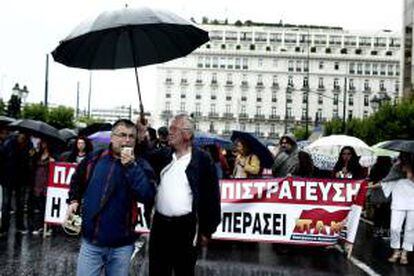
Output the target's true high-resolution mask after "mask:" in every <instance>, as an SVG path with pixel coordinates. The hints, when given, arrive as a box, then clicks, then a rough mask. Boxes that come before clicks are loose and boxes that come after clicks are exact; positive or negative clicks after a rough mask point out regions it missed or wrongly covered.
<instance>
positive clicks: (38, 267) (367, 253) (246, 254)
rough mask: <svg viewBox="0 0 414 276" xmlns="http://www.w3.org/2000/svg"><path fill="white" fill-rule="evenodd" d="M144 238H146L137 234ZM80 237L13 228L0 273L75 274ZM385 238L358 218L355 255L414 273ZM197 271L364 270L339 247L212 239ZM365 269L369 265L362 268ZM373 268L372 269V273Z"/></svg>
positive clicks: (139, 267) (141, 264)
mask: <svg viewBox="0 0 414 276" xmlns="http://www.w3.org/2000/svg"><path fill="white" fill-rule="evenodd" d="M141 241H144V239H141ZM140 245H142V247H141V250H140V251H139V252H138V253H137V254H136V255H135V258H134V261H133V264H132V267H131V275H146V274H147V262H148V261H147V258H146V250H145V249H146V244H145V242H142V243H140ZM78 250H79V239H78V238H73V237H69V236H66V235H65V234H64V233H62V232H61V231H60V230H59V228H57V229H56V230H55V232H54V234H53V235H52V236H51V237H47V238H45V239H43V238H42V237H41V236H31V235H23V236H22V235H19V234H15V233H14V230H13V229H11V232H10V233H9V235H8V237H3V238H2V239H1V240H0V275H50V276H52V275H53V276H55V275H65V276H69V275H74V274H75V269H76V258H77V253H78ZM389 252H390V250H389V249H388V241H386V240H383V239H374V238H372V234H371V229H370V226H369V225H367V224H365V223H363V222H361V223H360V229H359V231H358V237H357V242H356V244H355V247H354V254H353V256H354V258H355V259H357V261H358V260H359V261H361V262H363V263H365V265H366V266H367V267H368V272H369V271H370V270H369V269H371V272H372V273H371V274H372V275H401V276H405V275H414V256H412V255H411V256H410V258H409V261H410V264H409V265H408V266H401V265H392V264H389V263H387V257H388V255H389ZM196 271H197V273H196V274H197V275H203V276H204V275H224V276H227V275H237V276H238V275H242V276H244V275H246V276H247V275H249V276H250V275H252V276H256V275H257V276H259V275H260V276H262V275H304V274H306V275H307V276H311V275H367V273H366V272H364V271H363V270H362V269H360V268H359V267H357V266H356V265H355V262H352V261H349V260H347V258H346V257H345V256H344V255H343V254H342V253H341V252H340V251H338V250H337V249H335V248H330V249H325V248H312V247H297V246H287V245H274V244H269V243H261V244H259V243H242V242H231V241H214V242H212V243H211V244H210V246H209V248H208V250H205V251H204V252H201V254H200V259H199V261H198V262H197V268H196ZM366 271H367V270H366ZM374 272H375V273H376V274H374Z"/></svg>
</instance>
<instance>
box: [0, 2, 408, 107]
mask: <svg viewBox="0 0 414 276" xmlns="http://www.w3.org/2000/svg"><path fill="white" fill-rule="evenodd" d="M402 2H403V1H402V0H346V1H345V0H283V1H282V0H279V1H277V0H268V1H266V0H254V1H241V0H207V1H200V0H192V1H190V0H151V1H146V0H143V1H120V0H70V1H59V0H37V1H30V0H1V1H0V37H1V39H0V97H2V98H3V99H4V100H6V101H7V100H8V99H9V97H10V93H11V88H12V87H13V85H14V83H16V82H18V83H19V84H20V85H27V87H28V89H29V92H30V93H29V97H28V101H29V102H40V101H42V100H43V97H44V86H45V85H44V80H45V63H46V54H47V53H50V52H51V51H52V50H53V49H54V48H55V47H56V46H57V45H58V42H59V40H61V39H63V38H65V37H66V35H68V34H69V32H70V31H71V30H72V29H73V28H74V27H75V26H76V25H77V24H78V23H79V22H81V21H82V20H84V19H85V18H87V17H89V16H91V15H93V14H96V13H98V12H99V11H102V10H108V9H115V8H121V7H123V6H124V4H125V3H128V4H129V5H130V6H132V7H134V6H138V5H145V6H149V7H158V8H159V7H161V8H164V9H168V10H170V11H173V12H175V13H176V14H178V15H180V16H182V17H184V18H186V19H189V18H191V17H194V18H195V19H196V20H197V21H198V22H200V21H201V17H202V16H207V17H208V18H210V19H225V18H228V19H229V21H230V22H234V21H235V20H237V19H240V20H242V21H245V20H247V19H250V20H252V21H259V22H271V23H275V22H279V21H280V20H282V21H283V22H284V23H291V24H313V25H329V26H339V27H343V28H345V29H352V30H382V29H390V30H395V31H399V32H400V31H401V28H402ZM155 74H156V70H155V66H148V67H144V68H140V69H139V75H140V81H141V91H142V93H143V101H144V105H145V107H146V109H148V110H152V109H153V108H154V104H155V101H154V99H153V98H152V97H153V95H155V94H154V93H155V87H156V84H155V81H156V76H155ZM77 81H80V87H81V88H80V90H81V107H86V105H87V92H88V89H89V73H88V71H86V70H82V69H74V68H69V67H65V66H63V65H60V64H58V63H56V62H54V61H53V58H52V57H51V56H50V67H49V102H51V103H54V104H64V105H69V106H72V107H75V103H76V83H77ZM134 81H135V79H134V71H133V70H132V69H124V70H116V71H99V72H96V71H95V72H94V73H93V80H92V92H93V93H92V108H93V107H98V106H99V107H112V106H116V105H129V104H130V103H132V104H133V106H135V107H137V106H138V99H137V95H136V94H137V93H136V86H135V82H134Z"/></svg>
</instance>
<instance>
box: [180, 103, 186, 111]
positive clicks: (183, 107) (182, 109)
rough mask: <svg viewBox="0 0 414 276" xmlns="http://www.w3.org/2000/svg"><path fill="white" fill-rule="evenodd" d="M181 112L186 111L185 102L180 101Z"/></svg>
mask: <svg viewBox="0 0 414 276" xmlns="http://www.w3.org/2000/svg"><path fill="white" fill-rule="evenodd" d="M180 112H185V102H181V103H180Z"/></svg>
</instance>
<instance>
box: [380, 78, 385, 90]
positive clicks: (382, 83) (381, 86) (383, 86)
mask: <svg viewBox="0 0 414 276" xmlns="http://www.w3.org/2000/svg"><path fill="white" fill-rule="evenodd" d="M379 89H380V91H385V82H384V80H380V83H379Z"/></svg>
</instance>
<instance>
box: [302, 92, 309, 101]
mask: <svg viewBox="0 0 414 276" xmlns="http://www.w3.org/2000/svg"><path fill="white" fill-rule="evenodd" d="M307 102H308V93H303V96H302V103H307Z"/></svg>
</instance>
